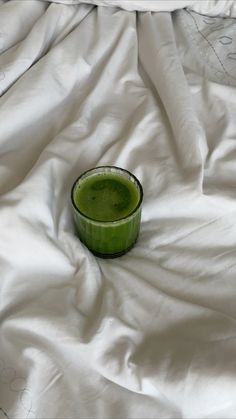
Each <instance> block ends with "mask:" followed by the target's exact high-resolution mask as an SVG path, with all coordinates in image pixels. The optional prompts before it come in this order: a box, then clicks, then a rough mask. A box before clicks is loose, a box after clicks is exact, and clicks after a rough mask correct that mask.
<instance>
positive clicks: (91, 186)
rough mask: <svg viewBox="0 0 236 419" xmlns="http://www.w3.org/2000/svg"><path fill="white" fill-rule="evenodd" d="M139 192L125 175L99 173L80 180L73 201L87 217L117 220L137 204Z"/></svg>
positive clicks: (129, 212)
mask: <svg viewBox="0 0 236 419" xmlns="http://www.w3.org/2000/svg"><path fill="white" fill-rule="evenodd" d="M138 201H139V192H138V189H137V187H136V186H135V185H134V183H133V182H131V181H129V180H128V179H126V178H125V177H122V176H119V175H116V174H112V173H108V174H107V173H100V174H96V175H92V176H90V177H88V178H85V179H84V180H82V182H81V183H80V185H79V186H78V188H77V189H76V191H75V203H76V206H77V207H78V209H79V210H80V211H81V212H82V213H83V214H84V215H85V216H87V217H89V218H92V219H93V220H96V221H118V220H120V219H122V218H125V217H127V216H128V215H129V214H131V213H132V212H133V210H134V209H135V208H136V206H137V205H138Z"/></svg>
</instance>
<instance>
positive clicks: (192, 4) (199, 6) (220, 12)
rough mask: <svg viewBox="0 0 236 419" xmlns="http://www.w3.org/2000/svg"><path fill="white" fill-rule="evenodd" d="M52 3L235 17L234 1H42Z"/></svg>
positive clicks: (235, 3) (235, 6) (235, 2)
mask: <svg viewBox="0 0 236 419" xmlns="http://www.w3.org/2000/svg"><path fill="white" fill-rule="evenodd" d="M44 1H50V2H54V3H64V4H80V3H88V4H94V5H96V6H110V7H120V8H122V9H125V10H129V11H133V10H137V11H153V12H163V11H169V12H170V11H173V10H177V9H182V8H185V7H187V8H190V9H192V10H194V11H195V12H197V13H201V14H206V15H210V16H231V17H236V1H234V0H44Z"/></svg>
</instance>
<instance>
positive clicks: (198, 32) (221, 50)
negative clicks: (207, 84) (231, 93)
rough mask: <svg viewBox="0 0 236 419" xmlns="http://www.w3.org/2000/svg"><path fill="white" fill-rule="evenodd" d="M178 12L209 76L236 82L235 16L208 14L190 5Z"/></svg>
mask: <svg viewBox="0 0 236 419" xmlns="http://www.w3.org/2000/svg"><path fill="white" fill-rule="evenodd" d="M176 15H177V22H178V23H179V24H180V25H181V27H182V30H183V31H184V35H185V36H186V39H187V40H188V42H189V43H190V44H191V49H192V50H193V51H194V49H195V52H193V53H195V55H196V58H197V59H198V60H199V61H200V62H201V63H202V64H203V66H204V71H205V72H206V74H207V76H208V77H209V79H210V80H212V81H216V82H220V83H223V84H226V85H231V86H236V76H235V75H236V31H235V29H236V21H235V19H232V18H223V17H206V16H203V15H200V14H198V13H195V12H193V11H191V10H187V9H186V10H180V11H178V12H176Z"/></svg>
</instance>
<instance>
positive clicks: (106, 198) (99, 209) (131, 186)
mask: <svg viewBox="0 0 236 419" xmlns="http://www.w3.org/2000/svg"><path fill="white" fill-rule="evenodd" d="M91 172H92V173H86V174H85V176H84V177H81V178H79V181H78V182H77V183H76V184H75V186H74V189H73V198H72V199H73V204H74V205H73V208H74V219H75V225H76V228H77V233H78V236H79V238H80V240H81V241H82V242H83V243H84V244H85V245H86V246H87V247H88V248H89V249H90V250H91V251H92V252H93V253H94V254H95V255H97V256H101V257H116V256H120V255H122V254H124V253H126V252H127V251H128V250H129V249H130V248H131V247H132V246H133V245H134V243H135V242H136V240H137V237H138V233H139V227H140V219H141V201H142V191H141V187H140V186H139V185H138V183H137V182H136V181H135V182H134V181H132V180H130V178H131V176H130V178H128V177H127V176H126V175H122V173H124V172H122V169H119V168H115V169H113V170H111V169H110V167H108V169H106V168H105V170H103V169H101V168H95V169H92V170H91Z"/></svg>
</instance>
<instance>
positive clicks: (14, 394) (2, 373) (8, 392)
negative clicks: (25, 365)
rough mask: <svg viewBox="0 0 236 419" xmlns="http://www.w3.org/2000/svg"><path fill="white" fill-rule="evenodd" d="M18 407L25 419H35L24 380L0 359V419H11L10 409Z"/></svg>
mask: <svg viewBox="0 0 236 419" xmlns="http://www.w3.org/2000/svg"><path fill="white" fill-rule="evenodd" d="M15 404H16V405H18V406H19V411H21V413H23V412H24V417H25V419H35V418H36V416H35V412H34V411H33V403H32V398H31V394H30V391H29V389H28V388H27V387H26V380H25V378H23V377H20V376H18V375H17V372H16V370H15V369H14V368H13V367H10V366H9V365H6V364H5V362H4V361H3V360H2V359H0V419H5V418H8V419H10V418H11V407H12V406H14V405H15Z"/></svg>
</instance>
